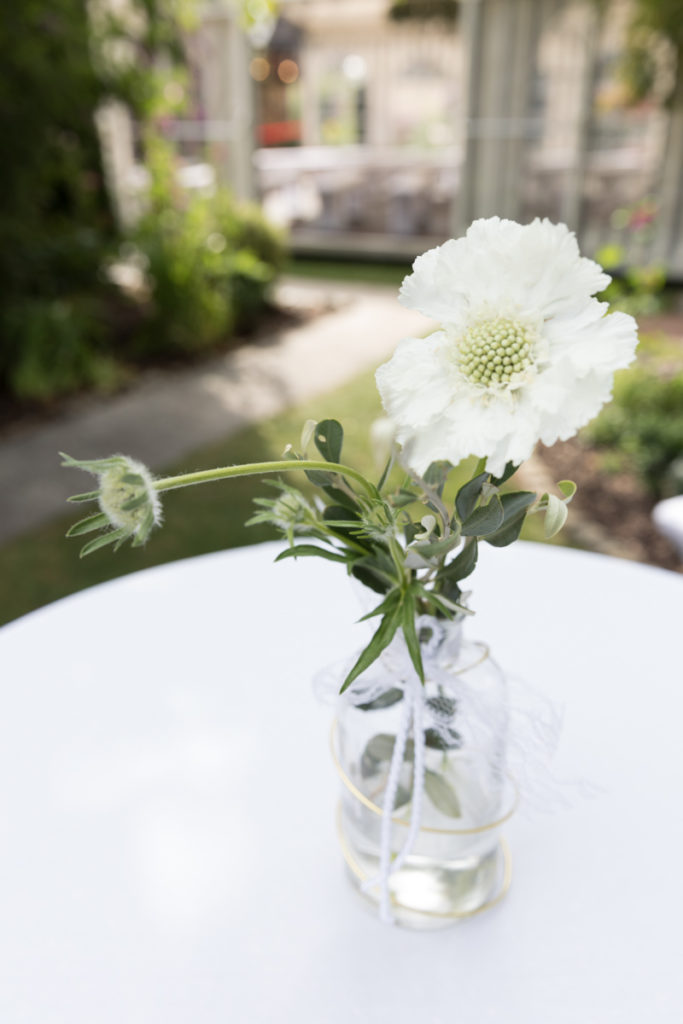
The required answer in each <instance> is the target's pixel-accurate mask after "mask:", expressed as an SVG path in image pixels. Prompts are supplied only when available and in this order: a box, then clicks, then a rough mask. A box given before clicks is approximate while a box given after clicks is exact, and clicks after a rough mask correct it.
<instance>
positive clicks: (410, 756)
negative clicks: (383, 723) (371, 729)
mask: <svg viewBox="0 0 683 1024" xmlns="http://www.w3.org/2000/svg"><path fill="white" fill-rule="evenodd" d="M395 744H396V737H395V736H392V735H391V733H387V732H380V733H377V735H376V736H373V737H372V738H371V739H369V740H368V742H367V744H366V745H365V751H364V755H363V756H365V754H367V756H368V757H371V758H372V759H373V760H374V761H391V759H392V757H393V756H394V746H395ZM414 759H415V744H414V742H413V741H412V740H406V746H405V751H404V754H403V760H404V761H413V760H414Z"/></svg>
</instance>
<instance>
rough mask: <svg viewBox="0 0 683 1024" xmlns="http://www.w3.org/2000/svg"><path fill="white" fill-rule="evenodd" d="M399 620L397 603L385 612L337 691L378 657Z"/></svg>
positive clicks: (399, 608) (349, 682) (343, 688)
mask: <svg viewBox="0 0 683 1024" xmlns="http://www.w3.org/2000/svg"><path fill="white" fill-rule="evenodd" d="M400 621H401V606H400V605H397V606H396V608H394V609H393V610H392V611H389V612H387V614H386V615H385V616H384V617H383V618H382V621H381V622H380V624H379V626H378V628H377V630H376V632H375V634H374V635H373V637H372V640H371V641H370V643H369V644H368V646H367V647H366V648H365V649H364V650H363V651H361V653H360V656H359V657H358V660H357V661H356V663H355V665H354V666H353V668H352V669H351V671H350V672H349V674H348V675H347V677H346V679H345V680H344V682H343V684H342V688H341V690H340V691H339V692H340V693H343V692H344V690H346V689H347V688H348V687H349V686H350V685H351V683H352V682H353V680H354V679H356V678H357V677H358V676H359V675H360V674H361V672H365V670H366V669H367V668H369V666H370V665H372V663H373V662H374V661H376V660H377V658H379V656H380V654H381V653H382V651H383V650H384V649H385V648H386V647H388V646H389V644H390V643H391V641H392V640H393V638H394V634H395V633H396V630H397V629H398V627H399V624H400Z"/></svg>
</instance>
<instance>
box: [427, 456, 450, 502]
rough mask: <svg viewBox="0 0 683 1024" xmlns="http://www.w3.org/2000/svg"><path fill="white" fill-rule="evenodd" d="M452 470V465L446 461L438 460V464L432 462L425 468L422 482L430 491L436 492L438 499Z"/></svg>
mask: <svg viewBox="0 0 683 1024" xmlns="http://www.w3.org/2000/svg"><path fill="white" fill-rule="evenodd" d="M452 469H453V465H452V463H450V462H448V461H447V460H446V459H440V460H439V461H438V462H432V463H430V465H429V466H428V467H427V471H426V473H425V474H424V477H423V479H424V482H425V483H426V484H428V485H429V487H431V488H432V490H434V491H436V493H437V494H438V495H439V497H441V495H442V494H443V489H444V487H445V486H446V480H447V479H448V474H449V473H450V471H451V470H452Z"/></svg>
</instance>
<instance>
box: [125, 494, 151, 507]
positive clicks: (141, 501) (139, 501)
mask: <svg viewBox="0 0 683 1024" xmlns="http://www.w3.org/2000/svg"><path fill="white" fill-rule="evenodd" d="M148 501H149V497H148V495H147V494H146V493H143V494H138V495H137V496H136V497H134V498H129V499H128V501H126V502H124V504H123V505H122V506H121V509H122V510H123V511H124V512H134V511H135V509H136V508H141V507H142V505H146V504H147V502H148Z"/></svg>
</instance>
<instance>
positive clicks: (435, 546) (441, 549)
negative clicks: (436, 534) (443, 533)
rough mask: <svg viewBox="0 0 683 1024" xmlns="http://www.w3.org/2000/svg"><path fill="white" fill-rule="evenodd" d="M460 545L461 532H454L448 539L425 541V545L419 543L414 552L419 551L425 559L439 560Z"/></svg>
mask: <svg viewBox="0 0 683 1024" xmlns="http://www.w3.org/2000/svg"><path fill="white" fill-rule="evenodd" d="M459 543H460V534H459V532H452V533H449V535H448V536H447V537H440V538H439V540H434V541H425V542H424V543H419V542H418V543H417V544H415V546H414V547H413V551H417V552H418V554H420V555H422V556H423V557H424V558H435V557H437V558H438V557H440V556H441V555H447V554H448V552H449V551H452V550H453V548H454V547H456V546H457V545H458V544H459Z"/></svg>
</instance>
